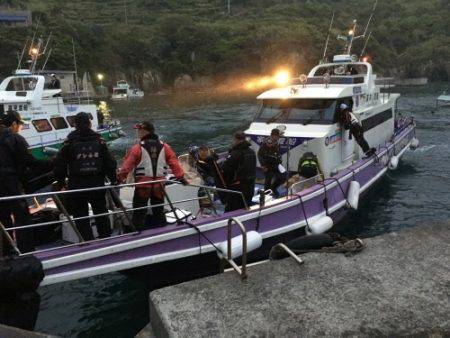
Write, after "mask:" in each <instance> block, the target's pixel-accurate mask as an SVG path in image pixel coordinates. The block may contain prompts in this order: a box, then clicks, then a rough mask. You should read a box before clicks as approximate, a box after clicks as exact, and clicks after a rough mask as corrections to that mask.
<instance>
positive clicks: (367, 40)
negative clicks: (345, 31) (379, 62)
mask: <svg viewBox="0 0 450 338" xmlns="http://www.w3.org/2000/svg"><path fill="white" fill-rule="evenodd" d="M371 36H372V32H369V35H367V39H366V41H365V42H364V46H363V49H362V50H361V54H359V58H360V59H361V58H362V56H363V55H364V52H365V51H366V47H367V43H368V42H369V39H370V37H371Z"/></svg>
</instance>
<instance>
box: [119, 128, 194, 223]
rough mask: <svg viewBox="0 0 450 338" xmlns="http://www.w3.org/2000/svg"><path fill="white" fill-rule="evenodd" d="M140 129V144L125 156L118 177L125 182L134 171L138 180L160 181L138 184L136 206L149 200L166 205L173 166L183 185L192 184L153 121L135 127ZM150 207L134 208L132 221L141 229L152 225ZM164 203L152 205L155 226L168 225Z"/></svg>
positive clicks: (135, 197) (146, 203)
mask: <svg viewBox="0 0 450 338" xmlns="http://www.w3.org/2000/svg"><path fill="white" fill-rule="evenodd" d="M134 129H137V133H138V137H139V143H138V144H135V145H134V146H133V147H132V148H131V149H130V150H129V151H128V153H127V155H126V156H125V159H124V160H123V164H122V166H121V168H120V169H119V171H118V174H117V178H118V180H119V181H120V182H124V181H125V180H126V179H127V177H128V175H129V174H130V173H133V175H134V181H135V182H136V183H139V182H151V181H159V182H158V183H145V184H140V185H137V186H136V188H135V190H134V196H133V208H144V207H146V206H147V205H148V201H149V200H150V203H151V204H152V205H158V204H164V197H165V190H164V183H162V182H160V181H162V180H165V179H166V176H167V175H168V174H169V172H168V169H169V168H170V169H171V171H172V174H173V175H174V176H175V177H176V179H178V180H179V181H180V182H181V183H183V184H188V182H187V181H186V179H185V178H184V171H183V169H182V168H181V166H180V163H179V162H178V158H177V156H176V155H175V152H174V151H173V150H172V148H171V147H170V146H169V145H168V144H167V143H165V142H163V141H161V140H160V139H159V138H158V135H156V134H155V127H154V126H153V124H152V123H151V122H149V121H143V122H141V123H138V124H136V125H135V126H134ZM146 215H147V209H146V208H144V209H140V210H134V211H133V218H132V222H133V224H134V226H135V227H136V229H137V230H144V229H146V228H148V226H146V224H145V217H146ZM166 224H167V222H166V216H165V214H164V206H158V207H153V208H152V226H153V227H158V226H164V225H166Z"/></svg>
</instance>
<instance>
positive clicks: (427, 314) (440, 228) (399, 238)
mask: <svg viewBox="0 0 450 338" xmlns="http://www.w3.org/2000/svg"><path fill="white" fill-rule="evenodd" d="M365 243H366V245H367V247H366V249H365V250H364V251H363V252H361V253H359V254H357V255H355V256H351V257H346V256H344V255H342V254H324V253H308V254H306V255H303V259H304V261H305V263H304V264H303V265H301V266H299V265H297V264H296V263H295V262H294V261H293V260H292V259H291V258H287V259H284V260H281V261H275V262H269V263H265V264H261V265H257V266H253V267H250V269H249V271H248V273H249V278H248V281H247V282H246V283H241V282H240V280H239V279H238V277H237V276H236V275H235V274H234V273H225V274H222V275H217V276H212V277H208V278H203V279H199V280H195V281H191V282H186V283H182V284H179V285H174V286H170V287H166V288H163V289H159V290H155V291H153V292H151V293H150V324H149V325H150V326H151V327H152V328H153V330H152V334H153V335H154V336H156V337H248V336H253V337H272V336H273V337H275V336H283V337H297V336H302V337H317V336H321V337H337V336H339V337H350V336H352V337H373V336H414V337H447V336H450V222H448V223H446V222H442V223H434V224H429V225H423V226H418V227H415V228H410V229H404V230H401V231H398V232H392V233H387V234H384V235H381V236H378V237H374V238H369V239H366V240H365ZM139 337H141V338H143V337H150V336H149V335H142V334H141V335H140V336H139Z"/></svg>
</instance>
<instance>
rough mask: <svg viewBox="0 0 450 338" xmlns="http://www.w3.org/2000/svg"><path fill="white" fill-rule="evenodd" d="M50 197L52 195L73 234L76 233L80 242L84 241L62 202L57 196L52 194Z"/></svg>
mask: <svg viewBox="0 0 450 338" xmlns="http://www.w3.org/2000/svg"><path fill="white" fill-rule="evenodd" d="M52 197H53V200H54V201H55V204H56V206H57V207H58V209H59V211H61V212H62V213H63V215H64V216H66V218H67V221H68V222H69V224H70V226H71V227H72V230H73V231H74V232H75V234H76V235H77V237H78V239H79V240H80V242H84V238H83V236H81V233H80V231H79V230H78V228H77V225H76V224H75V222H74V221H73V219H72V217H71V216H70V215H69V213H68V212H67V210H66V208H65V207H64V204H63V203H62V202H61V200H60V199H59V196H58V195H56V194H54V195H53V196H52Z"/></svg>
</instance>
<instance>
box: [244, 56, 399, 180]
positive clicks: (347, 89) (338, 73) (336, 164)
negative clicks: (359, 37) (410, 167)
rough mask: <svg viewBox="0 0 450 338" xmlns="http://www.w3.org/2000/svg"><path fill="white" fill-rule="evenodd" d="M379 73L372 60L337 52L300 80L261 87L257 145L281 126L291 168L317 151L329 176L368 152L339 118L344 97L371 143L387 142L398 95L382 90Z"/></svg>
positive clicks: (254, 130) (253, 133) (253, 134)
mask: <svg viewBox="0 0 450 338" xmlns="http://www.w3.org/2000/svg"><path fill="white" fill-rule="evenodd" d="M375 79H376V75H375V74H373V70H372V65H371V64H370V63H368V62H354V61H352V59H351V57H350V55H337V56H335V57H334V60H333V62H332V63H325V64H320V65H318V66H316V67H314V68H313V69H312V70H311V71H310V73H309V74H308V76H305V75H302V76H301V77H300V78H299V80H298V81H297V82H298V83H296V84H293V85H289V86H287V87H284V88H277V89H272V90H269V91H266V92H264V93H262V94H261V95H259V96H258V100H259V101H261V106H260V108H259V110H258V112H257V113H256V115H255V118H254V121H253V122H252V123H251V125H250V127H249V129H247V130H246V134H247V135H248V136H249V137H250V139H251V143H252V147H253V148H254V150H255V151H257V150H258V148H259V146H260V145H261V143H262V141H263V140H264V138H265V137H267V136H269V135H270V132H271V130H272V129H273V128H278V129H280V130H281V131H282V132H283V136H282V138H281V139H280V145H281V153H282V154H283V155H282V160H283V165H284V166H285V167H286V169H288V170H289V171H291V172H296V171H297V168H298V162H299V159H300V158H301V156H302V155H303V154H304V153H305V152H313V153H314V154H315V155H316V156H317V157H318V159H319V162H320V166H321V168H322V170H323V173H324V176H325V177H329V176H332V175H333V174H334V173H336V172H337V171H339V170H341V169H343V168H345V167H347V166H349V165H351V164H352V163H353V162H354V161H356V160H358V159H359V158H361V157H362V156H363V152H362V150H361V149H360V147H359V146H358V144H357V143H356V141H355V139H354V137H351V136H350V133H349V131H348V130H344V129H343V128H341V126H340V124H339V123H338V116H337V115H338V111H339V106H340V105H341V104H342V103H345V104H347V105H348V106H349V107H351V108H352V110H353V114H354V115H355V117H356V118H357V119H358V120H359V122H360V123H361V124H362V126H363V129H364V137H365V138H366V140H367V141H368V143H369V145H370V147H375V148H376V147H378V146H380V145H384V144H385V142H386V141H389V140H390V139H391V138H392V136H393V134H394V115H395V109H396V101H397V99H398V97H399V95H398V94H385V93H380V87H379V86H377V85H375ZM258 165H259V164H258Z"/></svg>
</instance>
